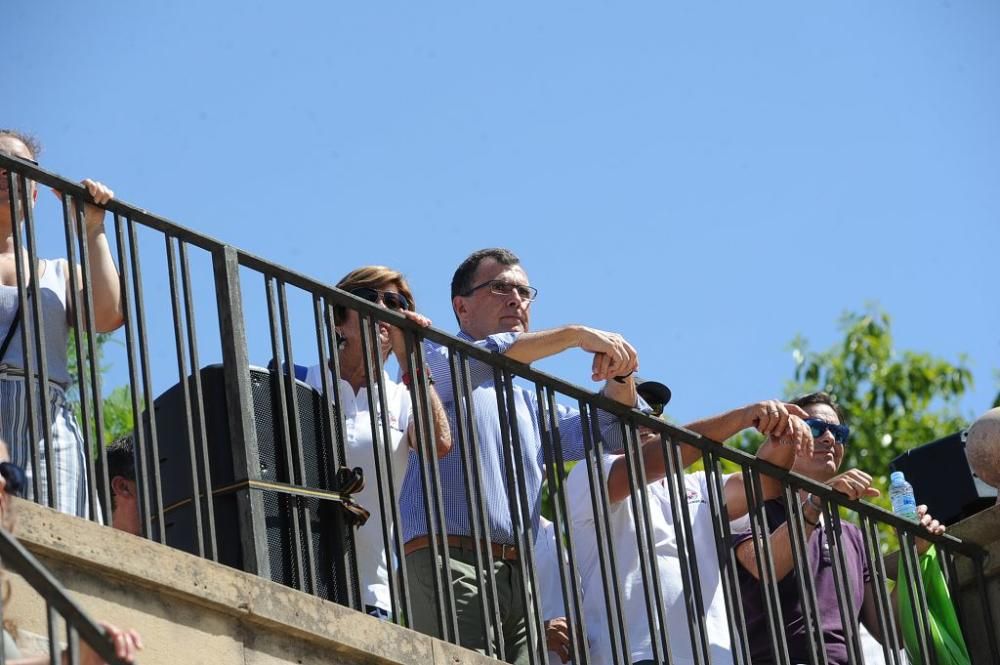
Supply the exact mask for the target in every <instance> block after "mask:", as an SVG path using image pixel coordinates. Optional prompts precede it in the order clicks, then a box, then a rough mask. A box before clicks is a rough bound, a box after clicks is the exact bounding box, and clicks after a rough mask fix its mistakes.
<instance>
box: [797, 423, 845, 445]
mask: <svg viewBox="0 0 1000 665" xmlns="http://www.w3.org/2000/svg"><path fill="white" fill-rule="evenodd" d="M806 425H809V429H811V430H812V435H813V438H814V439H818V438H819V437H821V436H823V432H826V431H827V430H829V431H830V433H831V434H833V440H834V441H836V442H837V443H839V444H840V445H844V444H845V443H847V437H849V436H850V435H851V428H850V427H848V426H847V425H834V424H833V423H828V422H826V421H825V420H820V419H819V418H807V419H806Z"/></svg>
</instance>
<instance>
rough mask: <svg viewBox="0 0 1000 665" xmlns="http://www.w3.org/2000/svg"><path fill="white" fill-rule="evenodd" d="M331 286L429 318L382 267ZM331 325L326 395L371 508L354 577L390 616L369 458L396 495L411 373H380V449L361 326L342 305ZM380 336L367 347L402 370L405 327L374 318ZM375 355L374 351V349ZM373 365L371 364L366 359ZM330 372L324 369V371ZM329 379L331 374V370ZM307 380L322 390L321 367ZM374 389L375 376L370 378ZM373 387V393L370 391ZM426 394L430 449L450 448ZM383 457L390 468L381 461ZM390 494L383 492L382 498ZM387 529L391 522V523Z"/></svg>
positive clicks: (411, 424)
mask: <svg viewBox="0 0 1000 665" xmlns="http://www.w3.org/2000/svg"><path fill="white" fill-rule="evenodd" d="M337 288H339V289H343V290H344V291H348V292H349V293H352V294H354V295H356V296H358V297H360V298H364V299H366V300H370V301H372V302H376V303H379V304H381V305H383V306H385V307H387V308H389V309H392V310H394V311H397V312H399V313H400V314H403V315H404V316H406V317H407V318H409V319H410V320H411V321H414V322H416V323H418V324H420V325H423V326H427V325H430V321H429V320H428V319H427V318H426V317H424V316H422V315H420V314H418V313H416V312H415V311H413V307H414V304H413V295H412V294H411V292H410V289H409V286H408V285H407V283H406V280H405V278H404V277H403V275H402V274H401V273H399V272H397V271H395V270H392V269H391V268H386V267H384V266H366V267H363V268H358V269H357V270H354V271H352V272H350V273H348V274H347V275H346V276H344V278H343V279H341V280H340V282H338V283H337ZM334 323H335V324H336V333H337V340H338V349H337V353H338V359H339V361H340V377H341V378H340V385H339V386H336V387H335V388H336V395H335V396H331V399H332V400H333V402H334V404H335V405H336V406H337V408H338V409H340V411H341V412H342V413H343V416H344V452H345V455H346V457H347V461H346V463H347V465H348V466H350V467H352V468H354V467H360V468H361V470H362V474H363V478H364V481H365V484H364V489H362V490H361V491H360V492H358V493H356V494H355V495H354V499H355V501H357V502H358V503H359V504H360V505H361V506H362V507H363V508H365V509H366V510H368V511H369V513H370V516H369V518H368V521H367V522H366V523H365V524H364V526H361V527H359V528H358V530H357V533H356V534H355V551H356V552H357V561H358V576H359V577H360V581H361V600H362V602H363V603H364V605H365V611H366V612H367V613H369V614H371V615H373V616H376V617H379V618H383V619H384V618H388V617H389V616H390V615H391V614H392V604H391V598H390V592H389V572H388V559H387V557H386V552H385V539H384V534H383V532H382V523H383V521H385V520H390V521H391V512H390V511H389V510H388V507H387V514H383V512H382V504H381V501H380V500H379V490H378V487H379V484H378V482H377V479H378V476H377V475H376V461H375V457H376V455H378V469H380V470H381V472H382V474H383V475H384V474H386V473H388V474H389V476H388V479H387V481H386V486H387V487H389V488H391V490H392V491H393V494H392V496H394V497H396V501H397V502H398V500H399V494H400V491H401V489H402V485H403V478H404V477H405V475H406V468H407V463H408V460H409V451H410V449H414V450H416V448H417V434H416V427H415V421H414V420H413V419H411V418H410V411H411V400H410V392H409V390H408V385H410V383H411V379H410V378H409V377H408V374H407V373H406V372H404V373H403V376H402V383H396V382H395V381H393V380H392V379H390V378H389V374H388V373H387V372H385V371H384V370H383V372H382V377H381V386H382V390H383V391H384V392H385V395H384V397H385V405H386V409H387V413H385V414H381V415H378V414H377V415H376V418H375V422H376V424H377V427H378V428H379V429H380V430H381V429H382V424H383V423H382V421H381V417H382V416H384V417H385V418H386V419H387V421H388V422H387V425H388V431H389V440H388V441H383V446H384V447H385V450H377V449H376V446H375V440H376V439H375V437H374V436H373V435H372V415H371V410H370V408H369V395H368V384H369V377H368V373H367V372H366V370H365V360H364V354H363V352H362V337H361V326H360V323H359V316H358V313H357V311H355V310H352V309H347V308H335V310H334ZM376 326H377V329H378V338H377V339H376V340H373V346H374V345H375V344H377V345H378V348H377V352H378V353H379V354H380V355H381V360H382V362H383V363H384V362H385V361H386V359H387V358H388V357H389V354H390V353H393V354H395V355H396V357H397V360H399V364H400V367H402V368H405V367H406V366H407V364H406V344H405V339H404V338H403V333H402V331H401V330H399V329H398V328H395V327H393V326H389V325H388V324H385V323H382V322H377V323H376ZM373 353H374V351H373ZM371 364H372V367H377V364H376V360H375V359H374V358H373V359H372V363H371ZM327 371H330V370H327ZM330 379H331V383H332V380H333V374H332V372H330ZM306 383H308V384H309V385H311V386H313V387H315V388H317V389H318V390H320V391H322V389H323V371H322V368H321V367H320V366H319V365H314V366H312V367H310V368H309V370H308V372H307V374H306ZM371 385H372V386H373V387H374V388H375V391H377V390H378V389H379V382H378V380H377V379H376V378H375V377H372V378H371ZM373 392H374V391H373ZM428 393H429V395H430V398H431V417H432V419H433V422H434V436H435V442H434V445H435V449H436V451H437V455H438V457H442V456H444V455H446V454H447V453H448V451H449V450H450V449H451V430H450V428H449V425H448V418H447V416H446V415H445V412H444V409H443V408H442V406H441V400H440V399H439V398H438V395H437V391H436V390H434V389H433V387H432V388H431V390H429V391H428ZM372 401H373V402H374V403H375V405H376V408H378V405H379V403H380V400H379V396H378V394H375V395H374V399H373V400H372ZM387 457H388V459H389V464H388V467H387V465H386V464H385V460H386V458H387ZM386 499H387V500H388V497H386ZM389 527H390V532H389V533H390V534H391V533H392V529H394V528H395V525H392V524H390V525H389Z"/></svg>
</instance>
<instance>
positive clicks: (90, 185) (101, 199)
mask: <svg viewBox="0 0 1000 665" xmlns="http://www.w3.org/2000/svg"><path fill="white" fill-rule="evenodd" d="M80 184H81V185H83V186H84V187H86V188H87V192H88V193H89V194H90V196H91V198H93V199H94V203H96V204H98V205H104V204H106V203H107V202H108V201H110V200H111V199H113V198H114V197H115V193H114V192H113V191H111V189H109V188H108V186H107V185H105V184H103V183H100V182H97V181H96V180H90V179H89V178H88V179H87V180H84V181H82V182H81V183H80ZM52 193H53V194H55V195H56V198H58V199H59V200H60V201H61V200H62V194H61V193H60V192H58V191H56V190H55V189H53V190H52ZM69 213H70V216H72V217H75V216H76V207H75V206H74V204H73V199H72V198H70V200H69ZM104 213H105V211H104V208H99V207H97V205H94V204H92V203H87V204H85V205H84V207H83V218H84V224H85V225H86V229H87V231H88V232H90V231H96V230H98V229H101V228H103V226H104Z"/></svg>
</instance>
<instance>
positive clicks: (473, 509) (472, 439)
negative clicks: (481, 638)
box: [448, 348, 507, 660]
mask: <svg viewBox="0 0 1000 665" xmlns="http://www.w3.org/2000/svg"><path fill="white" fill-rule="evenodd" d="M448 356H449V359H451V358H455V357H457V360H456V362H455V363H454V364H453V365H452V384H453V391H454V393H455V395H456V400H455V425H456V428H457V429H459V430H460V431H461V430H462V413H463V410H462V409H461V408H460V406H459V405H460V403H461V401H460V400H459V399H458V397H460V396H461V397H464V399H465V401H466V407H467V423H468V428H469V432H468V435H469V436H468V444H469V450H468V453H467V454H466V451H465V449H464V448H461V449H460V450H461V452H462V465H463V469H464V470H465V477H466V496H467V498H468V499H469V501H470V504H469V512H470V513H471V514H474V515H475V517H478V522H479V524H480V526H481V532H480V533H478V535H477V531H476V525H477V520H476V519H475V517H474V518H473V519H472V520H471V522H472V527H473V536H474V537H476V564H477V565H480V566H482V567H481V568H480V569H479V570H480V575H479V579H478V581H479V585H480V586H482V585H483V578H485V586H486V595H485V596H482V598H483V613H484V615H486V614H488V615H489V619H490V620H489V621H488V622H487V621H486V620H485V619H484V623H488V624H489V625H487V626H484V627H485V628H486V630H485V632H484V635H485V636H486V641H487V644H486V654H487V655H489V656H493V657H496V658H498V659H500V660H504V659H505V654H506V649H507V646H506V642H505V640H504V635H503V626H502V618H501V616H500V596H499V592H498V590H497V584H496V578H495V577H494V575H493V571H494V568H495V563H494V561H493V549H492V548H491V547H489V546H488V545H486V543H488V542H490V539H491V534H490V533H489V527H490V524H489V518H488V516H487V510H486V493H485V492H484V491H483V469H482V457H481V452H480V446H479V427H478V425H477V422H478V420H477V416H476V404H475V399H474V394H473V390H472V370H471V368H470V367H469V358H468V356H466V355H465V354H464V353H460V352H458V351H457V350H456V349H453V348H449V349H448ZM456 365H458V366H460V367H461V370H462V371H461V373H460V374H457V373H455V371H454V367H455V366H456ZM459 382H460V383H461V388H459ZM459 445H462V444H461V443H460V444H459ZM490 629H492V635H491V631H490ZM494 652H495V653H494Z"/></svg>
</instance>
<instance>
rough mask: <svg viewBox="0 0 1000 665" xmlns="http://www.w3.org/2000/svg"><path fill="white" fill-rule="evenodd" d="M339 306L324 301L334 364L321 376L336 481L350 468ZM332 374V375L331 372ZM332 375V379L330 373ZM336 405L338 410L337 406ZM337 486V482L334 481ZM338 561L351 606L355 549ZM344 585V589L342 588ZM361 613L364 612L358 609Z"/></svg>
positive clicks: (344, 598)
mask: <svg viewBox="0 0 1000 665" xmlns="http://www.w3.org/2000/svg"><path fill="white" fill-rule="evenodd" d="M334 310H335V305H334V304H333V303H332V302H330V300H329V299H325V300H324V309H323V314H324V320H325V322H326V334H327V344H328V345H329V348H330V349H331V353H330V360H329V362H328V363H327V366H325V367H323V368H322V369H323V371H322V372H320V377H321V379H322V381H321V384H322V386H323V402H324V404H325V405H326V406H325V408H326V417H327V419H328V420H329V423H330V425H329V426H330V429H331V431H333V438H332V439H331V440H330V444H329V445H330V450H329V452H330V455H331V457H332V458H333V464H332V469H333V470H334V478H336V470H338V469H340V468H341V467H342V466H347V465H348V460H347V451H346V447H345V443H344V442H345V441H346V434H345V432H346V428H347V424H346V417H345V415H344V409H343V408H342V403H341V397H342V396H343V395H342V393H341V390H342V385H341V384H342V383H344V381H343V379H342V377H341V371H340V353H339V350H338V349H339V344H338V341H337V334H336V327H337V324H336V320H335V319H336V317H335V316H334ZM327 370H329V371H327ZM331 372H332V376H331V375H330V373H331ZM334 405H336V406H334ZM334 482H335V481H334ZM341 521H342V520H340V519H339V518H336V517H335V519H334V522H335V523H337V522H341ZM353 542H354V541H353V539H348V544H349V545H351V544H353ZM335 555H336V557H337V558H336V559H335V561H334V570H335V572H336V574H337V576H338V577H339V578H340V579H343V580H344V582H345V583H346V586H347V591H346V593H342V594H340V597H339V598H338V601H339V602H344V603H346V604H347V605H348V606H350V605H352V604H354V605H356V604H357V603H358V602H359V598H360V589H358V584H357V577H358V573H357V560H356V557H355V556H354V548H353V547H348V548H346V549H339V550H335ZM342 586H343V585H341V587H342ZM358 609H360V608H358Z"/></svg>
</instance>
